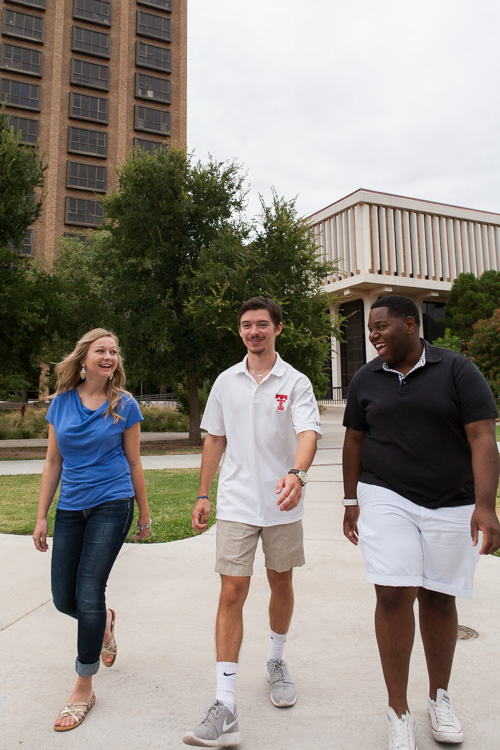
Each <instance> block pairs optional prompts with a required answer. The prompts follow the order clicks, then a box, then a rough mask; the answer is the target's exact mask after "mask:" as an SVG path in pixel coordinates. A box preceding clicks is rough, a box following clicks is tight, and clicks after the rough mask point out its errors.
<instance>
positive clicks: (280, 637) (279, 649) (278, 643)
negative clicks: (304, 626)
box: [267, 630, 288, 661]
mask: <svg viewBox="0 0 500 750" xmlns="http://www.w3.org/2000/svg"><path fill="white" fill-rule="evenodd" d="M287 635H288V633H283V634H281V633H275V632H274V630H271V647H270V649H269V654H268V655H267V660H268V661H269V659H272V661H279V660H281V659H283V652H284V650H285V643H286V637H287Z"/></svg>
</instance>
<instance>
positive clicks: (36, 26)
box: [2, 8, 44, 44]
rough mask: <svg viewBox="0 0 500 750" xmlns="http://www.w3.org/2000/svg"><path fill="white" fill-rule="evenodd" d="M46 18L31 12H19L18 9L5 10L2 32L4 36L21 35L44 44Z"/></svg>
mask: <svg viewBox="0 0 500 750" xmlns="http://www.w3.org/2000/svg"><path fill="white" fill-rule="evenodd" d="M43 31H44V19H43V18H40V17H39V16H32V15H30V14H29V13H19V11H17V10H7V9H6V8H4V11H3V27H2V34H4V36H19V37H21V38H23V39H31V41H33V42H40V43H41V44H43Z"/></svg>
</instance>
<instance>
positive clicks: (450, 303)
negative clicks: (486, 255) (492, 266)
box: [446, 270, 500, 344]
mask: <svg viewBox="0 0 500 750" xmlns="http://www.w3.org/2000/svg"><path fill="white" fill-rule="evenodd" d="M499 300H500V271H492V270H490V271H485V272H484V273H483V274H482V276H480V277H479V278H477V277H476V276H474V274H473V273H461V274H460V275H459V276H458V277H457V278H456V279H455V281H454V282H453V284H452V287H451V290H450V294H449V295H448V299H447V300H446V314H447V315H448V316H449V317H450V331H451V333H452V334H455V335H457V336H459V337H460V338H461V339H462V341H463V342H464V344H466V343H467V342H468V341H470V339H471V338H472V335H473V326H474V323H476V322H477V321H478V320H486V319H487V318H490V317H491V316H492V315H493V311H494V310H495V309H496V308H497V307H498V301H499Z"/></svg>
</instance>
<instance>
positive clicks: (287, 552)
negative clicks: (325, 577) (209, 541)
mask: <svg viewBox="0 0 500 750" xmlns="http://www.w3.org/2000/svg"><path fill="white" fill-rule="evenodd" d="M216 531H217V557H216V563H215V572H216V573H221V574H222V575H226V576H251V575H252V573H253V561H254V559H255V550H256V549H257V542H258V541H259V537H262V551H263V552H264V557H265V561H266V568H269V570H275V571H276V572H277V573H285V572H286V571H287V570H291V568H297V567H300V566H301V565H304V562H305V559H304V541H303V538H304V534H303V530H302V521H295V522H294V523H284V524H280V525H278V526H251V525H250V524H247V523H238V522H237V521H217V524H216Z"/></svg>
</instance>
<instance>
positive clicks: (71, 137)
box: [68, 125, 108, 159]
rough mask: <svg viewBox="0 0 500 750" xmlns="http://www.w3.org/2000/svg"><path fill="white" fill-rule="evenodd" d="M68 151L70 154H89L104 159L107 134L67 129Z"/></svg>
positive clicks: (71, 127)
mask: <svg viewBox="0 0 500 750" xmlns="http://www.w3.org/2000/svg"><path fill="white" fill-rule="evenodd" d="M68 151H69V153H70V154H89V155H91V156H99V157H100V158H102V159H106V158H107V156H108V134H107V133H104V132H102V131H101V130H87V129H86V128H74V127H73V126H72V125H70V126H69V128H68Z"/></svg>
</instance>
